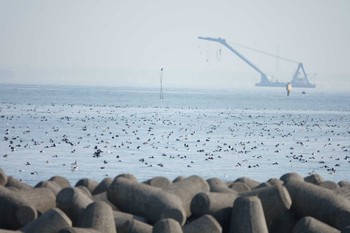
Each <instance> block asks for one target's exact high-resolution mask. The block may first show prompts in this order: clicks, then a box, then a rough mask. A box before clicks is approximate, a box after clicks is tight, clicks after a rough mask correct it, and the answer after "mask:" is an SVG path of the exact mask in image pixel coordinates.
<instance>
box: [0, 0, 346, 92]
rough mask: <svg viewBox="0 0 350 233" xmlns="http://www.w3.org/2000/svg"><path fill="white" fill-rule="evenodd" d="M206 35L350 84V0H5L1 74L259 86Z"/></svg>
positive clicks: (281, 68)
mask: <svg viewBox="0 0 350 233" xmlns="http://www.w3.org/2000/svg"><path fill="white" fill-rule="evenodd" d="M198 36H209V37H221V38H225V39H226V41H227V42H228V43H229V44H231V45H232V47H234V48H236V49H237V50H239V51H240V52H241V53H242V54H244V55H245V56H246V57H247V58H248V59H249V60H251V61H252V62H253V63H254V64H256V65H257V66H258V67H259V68H260V69H262V70H263V71H265V72H266V73H267V74H269V75H270V78H273V79H274V80H279V81H290V80H291V77H292V75H293V72H295V70H296V68H297V64H295V63H290V62H285V61H283V60H278V59H275V58H273V57H269V56H266V55H263V54H261V53H257V52H254V51H252V50H248V49H246V48H245V47H242V46H240V44H242V45H245V46H248V47H252V48H255V49H258V50H262V51H266V52H269V53H272V54H276V55H278V56H282V57H286V58H289V59H292V60H296V61H300V62H303V64H304V67H305V69H306V72H307V73H309V74H310V78H311V80H310V81H311V82H312V83H315V84H316V85H317V87H316V88H323V89H332V90H350V64H349V61H350V1H347V0H321V1H320V0H295V1H287V0H282V1H281V0H265V1H261V0H249V1H247V0H230V1H229V0H222V1H210V0H201V1H196V0H195V1H184V0H179V1H170V0H152V1H142V0H130V1H121V0H116V1H112V0H102V1H92V0H75V1H71V0H52V1H45V0H0V84H35V85H36V84H44V85H87V86H126V87H158V86H159V75H160V69H161V68H164V73H163V78H164V81H163V84H164V87H165V88H219V89H220V88H225V89H234V88H250V87H251V88H253V87H254V84H255V83H256V82H259V81H260V75H259V74H258V73H257V72H256V71H255V70H253V69H252V68H251V67H249V66H248V65H247V64H246V63H244V62H243V61H242V60H241V59H240V58H238V57H237V56H236V55H235V54H233V53H232V52H230V51H229V50H228V49H226V48H225V47H223V46H220V45H219V44H217V43H215V42H209V41H201V40H198V39H197V37H198Z"/></svg>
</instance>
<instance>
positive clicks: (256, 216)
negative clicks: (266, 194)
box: [229, 196, 268, 233]
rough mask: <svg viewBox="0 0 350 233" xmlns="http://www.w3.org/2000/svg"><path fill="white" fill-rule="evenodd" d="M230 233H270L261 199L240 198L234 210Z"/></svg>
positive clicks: (236, 201)
mask: <svg viewBox="0 0 350 233" xmlns="http://www.w3.org/2000/svg"><path fill="white" fill-rule="evenodd" d="M229 232H230V233H268V230H267V225H266V220H265V217H264V211H263V208H262V205H261V202H260V200H259V198H257V197H254V196H252V197H239V198H237V199H236V200H235V202H234V204H233V208H232V214H231V223H230V230H229Z"/></svg>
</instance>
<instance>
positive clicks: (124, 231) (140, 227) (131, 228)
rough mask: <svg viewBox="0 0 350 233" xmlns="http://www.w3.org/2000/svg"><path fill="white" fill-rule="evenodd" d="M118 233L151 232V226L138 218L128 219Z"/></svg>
mask: <svg viewBox="0 0 350 233" xmlns="http://www.w3.org/2000/svg"><path fill="white" fill-rule="evenodd" d="M118 233H152V226H151V225H148V224H147V223H144V222H141V221H138V220H128V221H126V222H125V223H124V224H123V226H122V227H121V229H120V231H118Z"/></svg>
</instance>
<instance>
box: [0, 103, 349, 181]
mask: <svg viewBox="0 0 350 233" xmlns="http://www.w3.org/2000/svg"><path fill="white" fill-rule="evenodd" d="M0 110H1V111H0V123H1V125H0V134H2V137H1V140H0V151H1V153H2V155H0V156H1V157H0V164H1V167H2V168H3V169H5V170H11V171H6V172H7V173H11V172H12V173H15V172H22V173H25V174H31V175H38V174H39V175H40V173H41V172H43V171H44V170H45V169H46V170H47V168H45V165H44V164H41V162H38V161H45V164H51V165H52V166H50V168H54V169H55V172H60V173H62V171H65V172H68V171H67V170H63V169H69V171H70V172H72V173H75V174H78V173H79V172H80V171H81V170H84V167H85V168H87V167H88V168H89V169H87V170H89V172H91V173H93V172H95V171H98V170H104V171H106V172H105V173H104V175H106V176H107V175H114V174H108V172H107V170H108V171H110V172H118V171H116V170H113V169H114V168H117V167H118V168H119V169H120V168H123V169H128V166H129V168H130V172H131V173H135V171H132V169H138V172H139V173H142V172H143V171H145V169H154V171H155V172H162V171H167V172H170V173H173V174H174V175H179V174H181V171H183V170H184V169H187V171H188V172H189V174H193V173H198V172H200V171H202V172H203V170H204V171H205V172H208V176H209V177H213V176H225V177H227V176H228V174H230V173H231V172H237V171H238V172H240V173H243V172H249V171H250V170H253V169H260V170H259V171H260V172H267V173H268V172H271V170H274V169H275V168H276V167H280V168H279V169H280V170H282V171H283V170H284V171H292V170H298V169H304V170H303V171H305V172H306V171H307V172H308V173H315V172H316V173H320V174H329V175H330V174H336V173H337V171H339V170H347V169H349V168H350V153H349V151H350V142H349V141H347V140H346V138H349V137H350V125H349V123H348V119H347V115H331V114H330V115H327V114H323V115H319V114H314V115H312V114H311V115H310V114H304V113H283V112H281V113H278V112H277V113H271V112H264V111H263V110H262V111H257V110H251V109H224V110H223V109H221V110H220V111H215V110H213V109H210V110H208V109H196V108H174V109H172V108H160V107H131V106H93V105H55V104H52V105H31V104H11V105H10V104H7V105H5V104H0ZM23 159H25V160H23ZM33 161H34V162H33ZM58 161H61V163H60V164H59V163H58ZM13 164H17V166H16V167H20V168H19V169H17V171H14V170H13V169H14V168H13V167H12V166H13ZM22 165H24V166H22ZM69 165H70V166H69ZM91 169H92V170H91ZM159 169H160V170H159ZM162 169H163V170H162ZM189 169H190V170H189ZM191 169H192V170H191ZM239 169H241V170H239ZM242 169H244V170H242ZM85 170H86V169H85ZM298 171H299V170H298ZM51 172H53V171H51ZM216 172H222V174H210V173H216ZM150 173H152V172H150V170H147V174H150ZM156 175H157V174H156ZM158 175H159V174H158ZM245 175H249V174H245ZM72 176H73V175H72ZM24 177H25V175H24ZM269 177H271V176H269ZM38 180H42V179H40V178H39V179H38Z"/></svg>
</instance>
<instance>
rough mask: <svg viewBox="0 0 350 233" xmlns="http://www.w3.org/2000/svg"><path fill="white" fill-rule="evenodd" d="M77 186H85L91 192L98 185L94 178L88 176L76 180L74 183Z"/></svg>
mask: <svg viewBox="0 0 350 233" xmlns="http://www.w3.org/2000/svg"><path fill="white" fill-rule="evenodd" d="M78 186H83V187H86V188H87V189H88V190H89V191H90V193H93V191H94V190H95V188H96V187H97V186H98V183H97V181H95V180H92V179H89V178H83V179H80V180H78V182H77V183H76V184H75V187H78Z"/></svg>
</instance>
